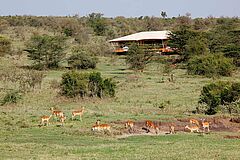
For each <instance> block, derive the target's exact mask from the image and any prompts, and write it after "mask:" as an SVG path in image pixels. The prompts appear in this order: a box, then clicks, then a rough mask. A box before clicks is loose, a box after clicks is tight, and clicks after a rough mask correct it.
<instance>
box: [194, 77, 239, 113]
mask: <svg viewBox="0 0 240 160" xmlns="http://www.w3.org/2000/svg"><path fill="white" fill-rule="evenodd" d="M239 99H240V83H239V82H224V81H219V82H216V83H211V84H208V85H206V86H204V87H203V89H202V91H201V96H200V100H199V103H201V104H206V105H207V108H206V110H205V113H206V114H215V113H217V112H218V111H219V110H221V108H219V107H223V106H220V105H227V104H231V103H234V102H236V101H239ZM236 107H238V108H239V107H240V106H239V105H238V106H236Z"/></svg>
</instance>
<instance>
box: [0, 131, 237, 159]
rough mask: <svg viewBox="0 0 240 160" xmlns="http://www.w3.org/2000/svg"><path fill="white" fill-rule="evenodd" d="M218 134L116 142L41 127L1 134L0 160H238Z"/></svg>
mask: <svg viewBox="0 0 240 160" xmlns="http://www.w3.org/2000/svg"><path fill="white" fill-rule="evenodd" d="M63 130H66V132H64V131H63ZM221 134H224V133H213V134H210V135H204V136H200V135H197V134H190V133H188V134H183V133H181V134H177V135H166V136H133V137H128V138H123V139H117V138H114V137H105V136H103V137H102V136H100V135H98V136H96V135H92V134H89V135H84V134H83V135H81V134H76V135H75V134H70V132H69V130H67V129H66V128H65V129H62V128H55V127H49V128H46V127H42V128H31V129H21V130H17V131H15V132H11V133H9V132H4V133H3V134H1V137H0V142H1V143H0V149H1V151H0V154H1V158H2V159H8V158H9V159H12V158H14V159H44V158H45V159H78V158H79V159H239V158H240V154H239V152H238V149H239V145H240V141H239V140H231V139H223V138H222V136H221Z"/></svg>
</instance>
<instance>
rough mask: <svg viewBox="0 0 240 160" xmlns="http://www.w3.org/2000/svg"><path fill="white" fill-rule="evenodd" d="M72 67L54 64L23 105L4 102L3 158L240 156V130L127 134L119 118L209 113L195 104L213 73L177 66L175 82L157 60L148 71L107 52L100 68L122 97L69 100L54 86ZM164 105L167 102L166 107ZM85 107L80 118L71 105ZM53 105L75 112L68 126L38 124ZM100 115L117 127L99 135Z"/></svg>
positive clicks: (0, 116)
mask: <svg viewBox="0 0 240 160" xmlns="http://www.w3.org/2000/svg"><path fill="white" fill-rule="evenodd" d="M19 61H22V62H24V63H26V62H25V60H23V59H21V60H19ZM19 61H18V62H16V63H14V60H11V59H10V60H9V59H8V58H2V59H1V68H3V69H4V68H5V67H9V66H11V65H18V64H22V63H21V62H19ZM66 71H67V70H49V71H46V77H45V78H44V81H43V83H42V87H41V89H36V90H35V91H32V92H30V93H27V94H26V95H24V96H23V98H22V99H21V100H20V101H19V102H18V103H17V104H15V105H5V106H0V109H1V112H0V155H1V157H0V159H240V153H239V147H240V140H239V139H226V138H224V136H226V135H239V132H238V133H233V132H231V133H230V132H211V133H210V134H204V135H202V134H196V133H186V132H178V133H177V134H175V135H156V136H155V135H154V136H153V135H151V136H147V135H137V136H129V137H128V136H126V137H121V138H120V136H119V135H121V131H122V130H123V128H124V126H123V125H122V124H120V123H116V122H124V121H126V120H128V119H131V120H134V121H144V120H147V119H149V120H153V121H160V122H161V121H166V120H170V121H171V119H172V118H188V117H196V118H199V117H207V116H205V115H194V114H191V112H190V111H192V110H194V109H195V108H196V106H197V102H198V99H199V95H200V92H201V89H202V87H203V85H205V84H208V83H210V82H212V81H213V80H212V79H209V78H204V77H200V76H190V75H187V73H186V71H185V70H184V69H175V70H173V71H172V73H173V74H174V79H175V81H174V82H169V81H168V78H169V75H168V74H164V73H163V66H162V65H161V64H157V63H152V64H149V65H148V66H147V69H146V70H145V71H144V72H143V73H141V72H137V73H135V72H133V71H131V70H128V67H127V66H126V64H125V59H124V58H123V57H116V56H113V57H99V63H98V65H97V68H96V70H94V71H98V72H101V74H102V76H103V77H105V78H113V79H114V81H115V82H116V83H117V90H116V97H115V98H107V99H98V98H94V99H90V98H84V99H81V98H80V99H67V98H65V97H62V96H60V95H59V94H58V90H57V89H54V88H52V87H51V86H52V85H53V84H56V83H57V82H60V81H61V75H62V74H63V73H64V72H66ZM91 71H93V70H87V71H84V72H91ZM221 79H222V80H233V81H240V73H239V72H237V71H236V73H235V74H234V75H233V76H232V77H229V78H221ZM1 85H3V84H2V82H1ZM162 105H163V106H164V109H161V108H159V107H160V106H162ZM82 106H84V107H85V109H86V112H85V113H84V115H83V121H82V122H81V121H80V120H78V118H77V119H76V120H74V121H72V120H71V111H72V110H74V109H79V108H81V107H82ZM50 107H57V108H58V109H61V110H62V111H64V113H65V114H66V115H67V120H66V123H65V125H64V126H63V127H59V126H58V125H59V122H57V121H56V119H55V118H52V119H51V121H50V123H51V124H50V126H43V127H39V126H38V124H39V123H40V116H42V115H50V114H51V112H50V110H49V108H50ZM227 116H228V115H227ZM97 119H100V120H101V122H102V123H108V124H110V125H111V126H112V133H111V134H104V133H97V134H93V133H92V132H91V126H92V125H93V124H94V123H95V121H96V120H97ZM183 127H184V126H183Z"/></svg>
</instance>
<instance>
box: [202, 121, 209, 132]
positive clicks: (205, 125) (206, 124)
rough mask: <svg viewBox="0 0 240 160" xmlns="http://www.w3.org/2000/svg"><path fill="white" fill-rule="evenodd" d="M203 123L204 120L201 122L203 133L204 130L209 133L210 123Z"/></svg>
mask: <svg viewBox="0 0 240 160" xmlns="http://www.w3.org/2000/svg"><path fill="white" fill-rule="evenodd" d="M204 121H205V119H203V120H202V127H203V131H204V132H205V129H206V128H207V129H208V132H209V131H210V129H209V124H210V122H204Z"/></svg>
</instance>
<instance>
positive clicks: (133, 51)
mask: <svg viewBox="0 0 240 160" xmlns="http://www.w3.org/2000/svg"><path fill="white" fill-rule="evenodd" d="M152 56H153V54H152V53H151V52H147V51H146V50H145V49H144V48H142V47H141V46H138V45H136V44H135V43H133V44H131V46H130V47H129V50H128V54H127V58H126V62H127V64H129V66H130V69H133V70H143V69H144V68H145V66H146V64H147V63H149V62H151V58H152Z"/></svg>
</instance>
